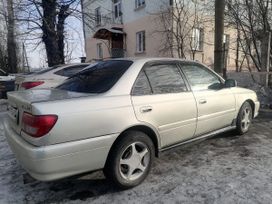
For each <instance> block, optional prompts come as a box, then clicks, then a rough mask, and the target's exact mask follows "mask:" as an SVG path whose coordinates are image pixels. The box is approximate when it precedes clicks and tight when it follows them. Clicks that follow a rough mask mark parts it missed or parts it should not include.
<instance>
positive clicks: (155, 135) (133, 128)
mask: <svg viewBox="0 0 272 204" xmlns="http://www.w3.org/2000/svg"><path fill="white" fill-rule="evenodd" d="M129 131H140V132H143V133H145V134H146V135H147V136H148V137H149V138H150V139H151V140H152V142H153V144H154V147H155V156H156V157H158V156H159V147H160V140H159V136H158V133H156V131H155V130H154V129H153V128H151V127H149V126H147V125H143V124H140V125H134V126H131V127H128V128H127V129H125V130H124V131H122V132H121V133H120V134H119V136H118V137H117V138H116V139H115V141H114V142H113V144H112V146H111V148H110V151H109V154H108V157H109V155H110V154H111V151H112V149H113V147H114V146H115V144H116V143H118V141H119V140H120V139H121V138H122V137H123V136H124V135H125V134H124V133H126V132H129ZM108 157H107V158H108ZM107 160H108V159H107Z"/></svg>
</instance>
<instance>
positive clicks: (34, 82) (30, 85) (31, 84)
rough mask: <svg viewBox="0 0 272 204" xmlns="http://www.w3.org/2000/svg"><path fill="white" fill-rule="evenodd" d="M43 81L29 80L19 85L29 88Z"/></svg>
mask: <svg viewBox="0 0 272 204" xmlns="http://www.w3.org/2000/svg"><path fill="white" fill-rule="evenodd" d="M43 83H44V81H29V82H23V83H22V85H21V86H22V87H23V88H24V89H31V88H34V87H36V86H40V85H41V84H43Z"/></svg>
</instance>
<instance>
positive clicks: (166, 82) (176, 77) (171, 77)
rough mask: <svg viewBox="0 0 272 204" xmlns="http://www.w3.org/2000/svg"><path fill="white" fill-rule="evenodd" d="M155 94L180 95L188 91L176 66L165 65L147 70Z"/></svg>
mask: <svg viewBox="0 0 272 204" xmlns="http://www.w3.org/2000/svg"><path fill="white" fill-rule="evenodd" d="M145 73H146V75H147V78H148V81H149V83H150V86H151V89H152V92H153V94H167V93H180V92H186V91H188V89H187V86H186V83H185V81H184V79H183V78H182V75H181V72H180V70H179V68H178V67H177V65H176V64H172V63H169V64H168V63H165V64H157V65H152V66H150V67H147V68H145Z"/></svg>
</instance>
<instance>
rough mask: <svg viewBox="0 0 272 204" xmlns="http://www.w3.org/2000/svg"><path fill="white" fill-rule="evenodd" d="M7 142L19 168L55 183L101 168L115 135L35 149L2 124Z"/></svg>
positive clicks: (38, 178) (36, 177)
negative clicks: (21, 167) (58, 180)
mask: <svg viewBox="0 0 272 204" xmlns="http://www.w3.org/2000/svg"><path fill="white" fill-rule="evenodd" d="M4 131H5V135H6V138H7V140H8V143H9V145H10V147H11V149H12V151H13V152H14V153H15V156H16V158H17V160H18V161H19V163H20V164H21V165H22V166H23V168H24V169H25V170H26V171H27V172H28V173H29V174H30V175H31V176H32V177H34V178H35V179H37V180H41V181H51V180H57V179H61V178H64V177H68V176H72V175H76V174H80V173H84V172H89V171H94V170H98V169H102V168H103V167H104V165H105V162H106V159H107V156H108V153H109V150H110V148H111V146H112V144H113V142H114V141H115V139H116V138H117V136H118V134H113V135H108V136H101V137H97V138H91V139H86V140H80V141H73V142H67V143H62V144H56V145H50V146H44V147H36V146H33V145H31V144H29V143H27V142H26V141H25V140H23V139H22V138H21V137H20V135H18V134H17V133H16V132H15V131H13V130H12V129H11V128H10V126H9V123H8V120H6V121H5V122H4Z"/></svg>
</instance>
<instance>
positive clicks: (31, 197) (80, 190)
mask: <svg viewBox="0 0 272 204" xmlns="http://www.w3.org/2000/svg"><path fill="white" fill-rule="evenodd" d="M3 117H4V115H3V114H1V113H0V124H1V123H2V120H3ZM0 155H1V158H0V203H1V204H2V203H3V204H5V203H209V204H211V203H220V204H222V203H226V204H229V203H246V204H250V203H262V204H263V203H271V202H272V193H271V192H272V114H271V113H266V114H262V115H261V116H260V117H259V118H258V119H256V120H255V121H254V124H253V126H252V128H251V130H250V132H249V133H248V134H246V135H244V136H242V137H239V136H237V135H235V133H233V132H228V133H225V134H221V135H218V136H217V137H214V138H212V139H209V140H206V141H203V142H199V143H195V144H191V145H187V146H183V147H180V148H176V149H172V150H170V151H168V152H166V153H164V154H163V155H161V157H160V158H159V159H156V161H155V164H154V166H153V169H152V171H151V174H150V175H149V177H148V178H147V180H146V181H145V182H144V183H143V184H141V185H140V186H138V187H136V188H134V189H130V190H126V191H119V190H118V189H116V188H114V187H113V186H112V185H111V184H110V183H109V182H108V181H107V180H105V179H104V177H103V175H102V173H101V172H98V173H95V174H91V175H87V176H85V177H84V178H81V179H74V178H69V179H64V180H61V181H55V182H49V183H43V182H38V181H34V182H33V181H32V182H31V183H27V184H24V177H23V176H22V175H23V174H25V171H24V170H23V169H22V168H21V167H20V165H19V164H18V163H17V162H16V159H15V158H14V155H13V153H12V152H11V151H10V149H9V147H8V145H7V143H6V139H5V137H4V135H3V127H2V125H0ZM27 181H30V180H27Z"/></svg>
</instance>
